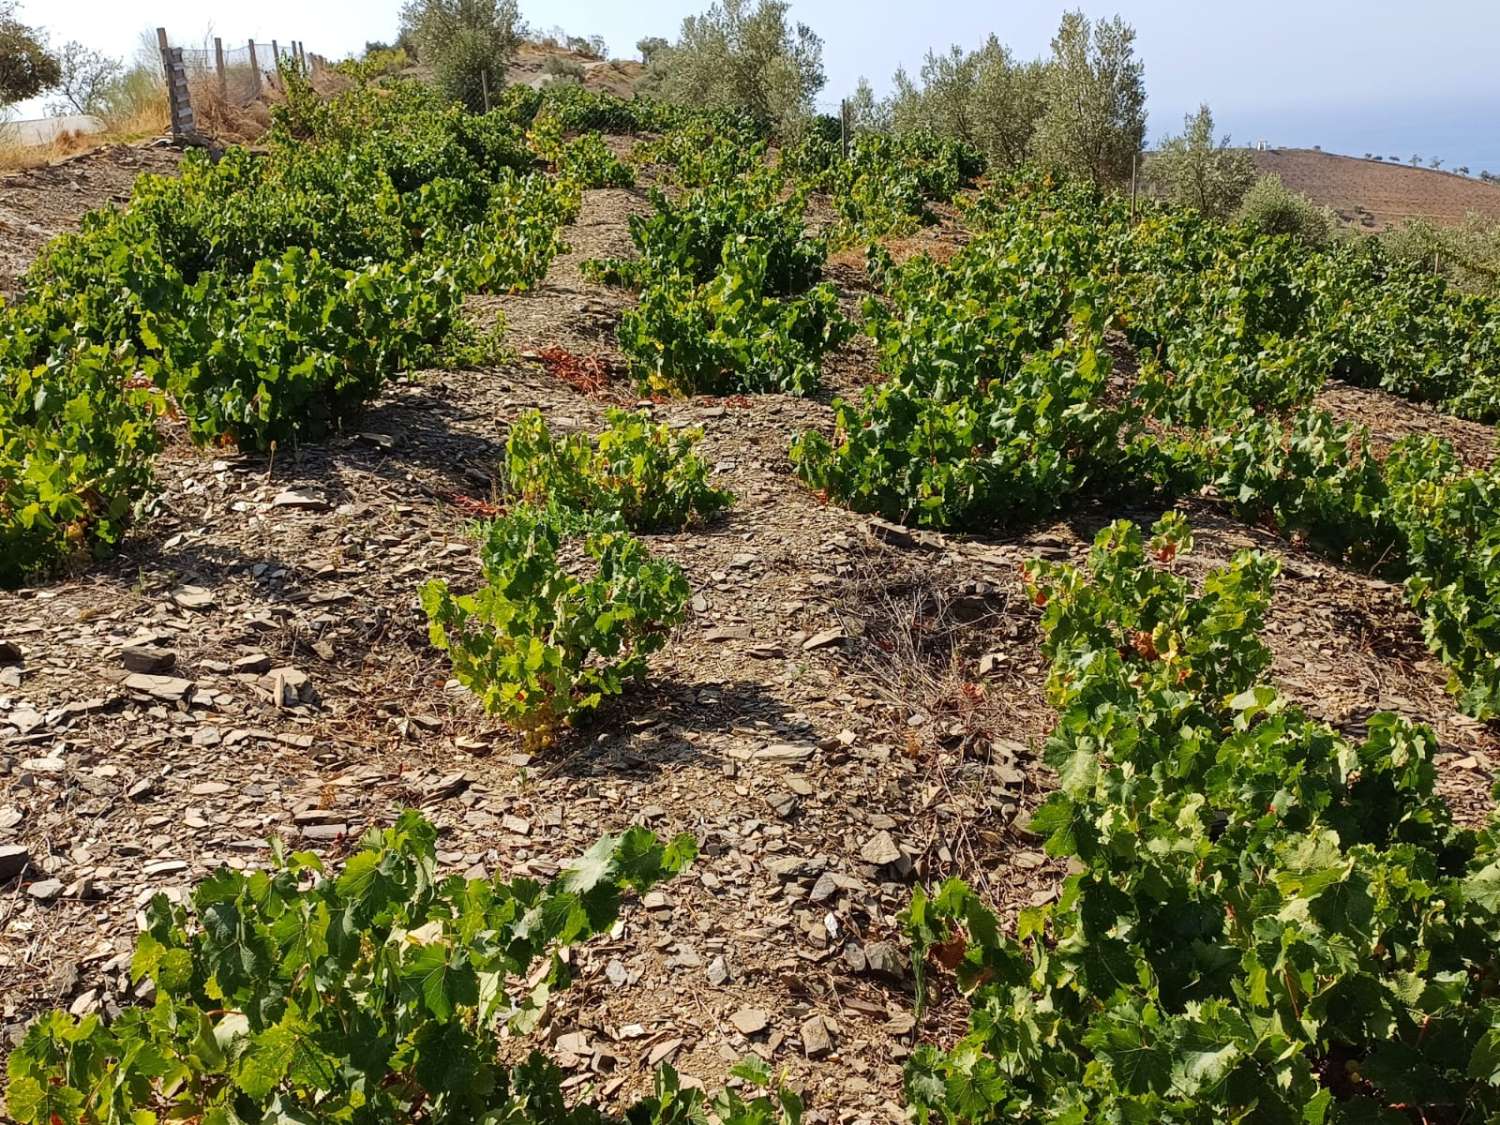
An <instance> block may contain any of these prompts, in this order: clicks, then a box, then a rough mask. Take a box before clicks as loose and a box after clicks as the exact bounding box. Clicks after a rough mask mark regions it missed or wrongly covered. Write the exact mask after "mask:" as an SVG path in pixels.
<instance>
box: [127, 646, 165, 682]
mask: <svg viewBox="0 0 1500 1125" xmlns="http://www.w3.org/2000/svg"><path fill="white" fill-rule="evenodd" d="M120 663H121V664H123V665H124V666H125V669H126V671H129V672H145V673H146V674H147V675H150V676H160V675H163V674H165V673H167V672H170V671H171V670H172V669H173V668H175V667H177V654H176V653H175V652H173V651H172V650H171V649H167V648H157V647H156V646H155V645H140V646H137V647H131V648H123V649H121V650H120Z"/></svg>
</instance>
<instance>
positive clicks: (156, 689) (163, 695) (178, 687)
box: [125, 672, 197, 703]
mask: <svg viewBox="0 0 1500 1125" xmlns="http://www.w3.org/2000/svg"><path fill="white" fill-rule="evenodd" d="M196 686H197V685H196V684H194V683H193V681H192V680H184V679H180V678H178V677H176V676H151V675H147V674H146V673H144V672H133V673H131V674H130V675H128V676H126V677H125V687H126V688H127V689H128V690H130V691H138V692H141V693H143V694H145V695H149V696H151V697H152V698H153V699H160V700H162V701H163V702H165V703H181V702H182V701H183V700H186V699H188V698H190V697H191V696H192V694H193V691H194V689H195V688H196Z"/></svg>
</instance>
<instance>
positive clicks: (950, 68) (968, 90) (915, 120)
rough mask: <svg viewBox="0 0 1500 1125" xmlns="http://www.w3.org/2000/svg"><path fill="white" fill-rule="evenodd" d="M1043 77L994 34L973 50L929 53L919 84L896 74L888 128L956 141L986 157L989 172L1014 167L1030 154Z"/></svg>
mask: <svg viewBox="0 0 1500 1125" xmlns="http://www.w3.org/2000/svg"><path fill="white" fill-rule="evenodd" d="M1045 75H1046V66H1045V64H1044V63H1042V62H1041V61H1039V60H1037V61H1032V62H1021V61H1018V60H1017V59H1016V58H1015V56H1014V55H1012V54H1011V52H1010V49H1009V48H1007V47H1006V46H1005V45H1004V44H1002V43H1001V42H1000V40H999V39H998V38H996V37H995V36H994V35H991V36H990V37H989V39H987V40H986V41H985V43H984V45H983V46H982V47H980V48H979V49H978V50H977V51H970V52H965V51H964V50H963V49H962V48H960V47H952V48H949V50H948V51H946V52H945V53H943V54H938V53H936V52H932V51H929V52H928V54H927V58H926V60H925V61H924V62H923V64H922V69H921V71H920V72H919V74H918V81H917V82H914V81H912V79H911V78H910V77H909V76H908V75H907V74H906V72H905V71H904V70H900V71H897V72H896V76H895V78H894V80H893V82H892V85H893V86H894V88H895V92H894V93H893V94H892V96H891V103H890V105H891V120H892V124H893V127H894V128H895V129H897V130H898V131H900V130H904V129H913V128H925V129H933V130H935V131H937V132H939V133H943V134H946V135H948V136H952V137H957V138H959V139H960V140H963V141H967V142H968V143H969V144H971V145H973V146H974V147H975V148H977V149H979V150H980V151H981V152H982V153H984V155H985V158H986V160H987V162H988V163H989V165H990V166H991V167H1000V168H1015V167H1018V166H1020V165H1021V164H1024V163H1025V162H1026V160H1027V158H1028V156H1029V155H1030V151H1031V142H1032V137H1033V136H1034V134H1035V133H1036V125H1037V122H1038V121H1039V120H1040V118H1041V115H1042V110H1043V108H1044V102H1043V83H1044V79H1045Z"/></svg>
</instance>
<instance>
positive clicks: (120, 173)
mask: <svg viewBox="0 0 1500 1125" xmlns="http://www.w3.org/2000/svg"><path fill="white" fill-rule="evenodd" d="M181 158H182V153H181V152H180V151H178V150H177V149H174V148H170V147H160V146H156V145H152V144H148V145H140V146H135V145H112V146H110V147H108V148H99V149H93V150H91V151H89V152H85V153H81V154H79V155H78V156H75V157H70V158H69V159H67V160H64V161H61V162H59V163H56V164H51V165H46V166H43V167H40V168H29V169H26V170H24V171H20V172H12V173H9V174H7V175H5V176H0V297H3V296H6V295H9V294H12V293H14V292H15V290H16V285H17V281H18V279H19V278H20V276H21V274H23V273H24V272H25V271H26V267H27V266H29V265H30V264H31V261H32V259H33V258H35V257H36V255H37V251H39V250H41V248H42V247H43V246H45V245H46V244H47V243H48V242H50V241H52V239H54V238H56V237H57V236H58V235H59V234H62V233H63V232H65V231H70V230H76V229H77V227H78V220H79V217H80V216H82V215H83V214H84V212H86V211H89V210H92V209H93V208H95V207H104V206H108V205H109V204H111V203H123V202H125V201H126V200H127V199H129V198H130V187H131V185H132V184H133V183H135V178H136V177H137V176H139V175H141V174H142V173H144V172H155V173H159V174H167V175H170V174H171V173H173V172H175V171H176V169H177V164H178V161H179V160H181Z"/></svg>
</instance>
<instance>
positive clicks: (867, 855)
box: [859, 832, 901, 867]
mask: <svg viewBox="0 0 1500 1125" xmlns="http://www.w3.org/2000/svg"><path fill="white" fill-rule="evenodd" d="M859 855H860V858H861V859H863V860H864V861H865V862H866V863H873V864H874V865H875V866H876V867H882V866H884V865H885V864H887V863H895V862H896V861H897V860H898V859H900V858H901V849H900V848H898V847H897V846H896V841H895V839H894V837H892V836H891V834H890V833H889V832H877V833H875V835H873V836H871V837H870V838H869V839H868V840H867V841H865V846H864V847H862V848H860V849H859Z"/></svg>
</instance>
